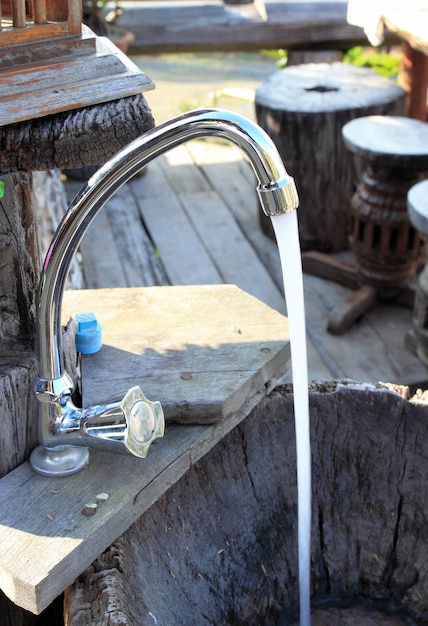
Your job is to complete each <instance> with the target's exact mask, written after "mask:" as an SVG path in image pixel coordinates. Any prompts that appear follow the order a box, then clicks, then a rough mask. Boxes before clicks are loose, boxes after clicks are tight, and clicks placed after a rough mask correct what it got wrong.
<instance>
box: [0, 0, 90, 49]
mask: <svg viewBox="0 0 428 626" xmlns="http://www.w3.org/2000/svg"><path fill="white" fill-rule="evenodd" d="M0 10H1V13H0V24H1V28H0V46H11V45H17V44H23V43H26V44H28V43H31V42H34V41H40V40H42V39H52V38H59V37H69V36H80V35H81V32H82V3H81V1H80V0H1V2H0Z"/></svg>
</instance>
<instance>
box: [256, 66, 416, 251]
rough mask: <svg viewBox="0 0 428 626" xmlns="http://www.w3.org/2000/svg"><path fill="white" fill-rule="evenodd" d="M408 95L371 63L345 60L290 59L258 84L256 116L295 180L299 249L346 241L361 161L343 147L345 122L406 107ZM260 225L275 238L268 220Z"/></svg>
mask: <svg viewBox="0 0 428 626" xmlns="http://www.w3.org/2000/svg"><path fill="white" fill-rule="evenodd" d="M405 96H406V94H405V91H404V90H403V89H401V88H400V87H398V86H397V85H395V84H394V83H392V82H391V81H390V80H388V79H386V78H382V77H381V76H379V75H377V74H376V73H375V72H373V71H372V70H369V69H365V68H360V67H354V66H351V65H347V64H345V63H331V64H326V63H310V64H305V65H296V66H292V67H289V68H286V69H285V70H282V71H279V72H276V73H275V74H273V75H272V76H270V77H269V78H268V79H267V80H266V81H265V82H264V83H263V84H262V85H261V86H260V87H259V89H258V90H257V92H256V102H255V107H256V117H257V121H258V123H259V125H260V126H261V127H262V128H263V129H264V130H265V131H266V132H267V133H268V135H270V137H271V138H272V139H273V141H274V143H275V144H276V146H277V148H278V150H279V153H280V154H281V156H282V158H283V160H284V163H285V165H286V168H287V170H288V171H289V173H290V174H291V175H292V176H293V177H294V178H295V181H296V185H297V191H298V193H299V198H300V207H299V225H300V226H299V228H300V241H301V247H302V250H320V251H325V252H327V251H339V250H344V249H347V248H348V247H349V245H348V226H349V211H348V207H349V200H350V198H351V196H352V194H353V192H354V189H355V186H356V184H357V183H358V181H359V180H360V178H361V173H362V164H361V162H359V161H357V160H356V159H355V158H354V157H353V155H350V154H349V152H348V151H347V150H346V148H345V146H344V144H343V141H342V134H341V131H342V127H343V126H344V125H345V124H346V123H347V122H349V121H350V120H351V119H354V118H356V117H362V116H365V115H373V114H378V115H385V114H391V115H400V114H403V113H404V109H405ZM262 217H263V216H262ZM260 225H261V228H262V230H263V231H264V232H265V233H266V234H268V235H271V236H272V237H273V230H272V226H271V223H270V220H266V219H262V218H261V219H260Z"/></svg>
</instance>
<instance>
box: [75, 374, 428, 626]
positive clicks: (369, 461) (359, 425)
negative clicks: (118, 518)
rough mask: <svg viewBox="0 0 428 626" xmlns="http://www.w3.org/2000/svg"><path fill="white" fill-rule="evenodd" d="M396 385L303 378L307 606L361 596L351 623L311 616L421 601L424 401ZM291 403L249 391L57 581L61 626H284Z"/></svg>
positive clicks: (293, 532) (294, 590)
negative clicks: (252, 404) (89, 558)
mask: <svg viewBox="0 0 428 626" xmlns="http://www.w3.org/2000/svg"><path fill="white" fill-rule="evenodd" d="M401 394H402V390H393V389H387V388H386V387H381V386H380V387H376V386H374V385H372V386H370V385H369V386H367V385H364V386H363V385H355V384H353V383H349V382H348V383H341V382H339V383H337V382H336V383H335V382H331V383H329V384H328V385H325V386H322V385H318V386H313V387H312V389H311V394H310V411H311V419H312V424H311V437H312V461H313V467H314V472H313V516H312V560H311V562H312V597H313V605H314V607H315V608H317V606H319V607H320V608H321V607H323V606H324V608H326V606H327V607H328V600H329V599H330V601H333V602H334V600H340V599H341V600H342V601H343V600H345V601H346V602H348V603H350V604H351V606H352V603H353V602H355V603H356V604H357V606H358V603H360V602H361V601H362V600H365V601H367V602H372V604H371V609H372V610H371V611H370V613H369V614H368V615H365V614H364V613H362V614H360V615H359V617H360V619H361V620H362V621H358V620H357V621H353V622H352V621H350V622H348V621H345V618H346V612H345V614H344V615H343V616H342V619H343V620H344V621H339V618H338V617H336V616H334V615H333V616H331V615H330V617H331V621H329V620H328V619H325V620H324V621H319V622H318V621H316V620H314V623H315V624H332V623H333V624H336V623H337V624H339V623H340V624H344V623H346V624H348V623H349V624H351V623H364V624H366V623H367V624H372V623H373V624H376V625H377V626H380V624H382V625H384V624H385V623H389V624H404V623H406V620H407V621H408V620H409V618H413V619H415V618H417V617H419V616H421V615H424V614H425V612H426V607H427V604H428V582H427V580H428V579H427V575H426V572H427V552H428V542H427V539H426V532H425V526H426V512H425V500H426V490H427V488H426V480H425V478H424V477H425V475H426V472H427V471H428V467H427V463H428V457H427V454H426V449H427V445H426V444H427V441H426V440H427V435H426V427H425V426H426V416H427V410H428V408H427V406H426V404H425V405H422V404H418V403H416V402H409V401H408V400H406V399H405V398H404V397H403V396H402V395H401ZM292 402H293V397H292V394H291V393H290V389H289V388H288V389H287V388H278V389H276V390H275V391H274V392H273V393H272V394H270V395H269V396H268V397H267V398H265V399H264V400H263V401H262V402H260V404H259V405H258V406H257V407H256V408H255V409H254V410H253V411H252V413H251V414H250V415H249V416H248V417H247V419H246V420H244V421H243V422H242V423H241V424H240V425H239V426H237V427H236V428H235V429H234V430H233V431H231V432H230V433H229V434H228V435H227V436H225V437H224V439H223V440H222V441H221V442H219V443H218V444H217V446H215V448H213V449H212V450H211V451H210V452H209V453H208V454H207V455H205V456H204V457H203V458H202V459H201V460H200V461H199V462H198V463H197V464H196V465H195V466H194V467H193V468H190V469H189V471H188V472H187V473H186V474H185V475H183V477H182V478H181V480H180V481H178V482H177V483H176V484H175V485H174V486H172V487H171V489H170V490H169V491H168V492H167V493H165V495H164V496H163V497H161V498H160V499H159V500H158V501H157V502H156V504H154V505H153V506H152V507H151V508H150V510H148V511H147V512H146V513H145V514H144V515H143V516H142V517H141V518H140V519H139V520H138V521H136V522H135V524H134V525H133V526H132V527H131V528H130V529H129V530H128V531H127V532H126V533H125V534H124V535H123V536H122V537H121V538H120V539H119V540H118V541H116V542H114V544H113V545H112V546H111V547H110V548H109V549H108V550H107V551H105V552H104V553H103V554H102V555H101V556H100V557H99V559H97V561H96V562H95V563H93V564H92V566H91V567H90V568H88V569H87V570H86V571H85V572H84V573H83V574H82V576H81V577H79V579H78V580H77V581H76V582H75V584H74V585H73V586H72V587H71V588H69V589H67V593H66V615H67V616H68V618H69V620H70V621H69V624H70V626H92V625H93V626H95V625H96V624H100V623H108V621H109V620H111V623H113V624H119V623H120V624H123V625H124V626H126V625H128V624H129V626H131V625H132V626H136V625H137V624H138V625H140V624H141V625H142V624H150V623H151V622H153V623H154V618H155V619H156V621H157V622H158V623H159V624H168V626H181V625H182V624H186V625H188V626H202V625H204V626H205V625H206V626H208V625H209V624H226V623H227V624H232V623H234V624H260V623H266V619H269V620H270V621H271V622H272V623H278V624H288V623H294V622H291V620H290V617H292V616H293V608H294V609H296V608H297V603H298V595H299V589H298V572H297V568H298V564H297V518H296V512H297V493H296V481H295V463H296V451H295V445H294V425H293V409H292ZM323 602H324V605H323V604H322V603H323ZM382 607H383V608H386V607H388V610H389V611H391V610H392V615H390V617H389V621H385V615H384V614H383V619H381V617H382V614H380V615H379V616H378V614H377V612H376V610H375V609H376V608H380V609H381V608H382ZM394 609H395V610H398V609H401V610H404V611H405V613H404V616H403V615H401V617H402V620H403V621H401V620H400V619H399V617H400V615H397V616H395V615H394V612H393V611H394ZM294 616H296V614H295V613H294ZM376 616H378V620H379V621H377V620H376ZM354 617H355V615H354ZM356 617H358V612H357V614H356ZM333 618H334V619H338V621H337V622H336V621H334V619H333ZM365 618H367V620H369V621H366V619H365ZM370 620H373V621H370ZM395 620H397V621H395Z"/></svg>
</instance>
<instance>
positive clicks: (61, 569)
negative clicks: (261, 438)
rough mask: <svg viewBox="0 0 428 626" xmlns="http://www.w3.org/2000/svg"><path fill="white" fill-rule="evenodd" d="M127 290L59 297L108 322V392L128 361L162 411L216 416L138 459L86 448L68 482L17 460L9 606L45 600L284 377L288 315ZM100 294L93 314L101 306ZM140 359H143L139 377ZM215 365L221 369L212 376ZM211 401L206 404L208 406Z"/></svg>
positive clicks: (6, 581)
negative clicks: (138, 343)
mask: <svg viewBox="0 0 428 626" xmlns="http://www.w3.org/2000/svg"><path fill="white" fill-rule="evenodd" d="M123 291H124V290H106V291H104V290H101V291H100V290H97V291H96V292H91V291H81V292H76V291H69V292H67V293H66V303H65V307H64V314H66V312H67V310H68V309H70V308H71V309H72V310H73V312H74V311H75V307H76V306H77V307H79V305H83V306H84V310H88V309H87V307H88V305H90V306H92V305H93V307H94V309H95V312H96V313H97V316H98V318H99V319H100V321H102V322H103V323H104V325H105V339H106V345H105V346H104V347H103V349H102V350H101V352H100V353H99V354H100V355H101V356H102V352H103V350H104V348H105V349H106V350H105V354H104V357H106V358H107V361H109V360H110V366H109V367H110V370H109V371H110V374H109V373H108V372H107V371H104V374H106V375H107V378H108V380H107V382H108V385H107V386H108V392H107V394H108V395H111V394H112V393H113V392H114V387H115V386H116V385H117V386H118V388H120V389H122V388H123V385H126V384H127V381H125V378H126V376H127V373H126V372H124V371H123V367H125V366H126V365H125V364H126V363H127V362H128V363H130V362H133V363H134V365H135V367H134V368H131V370H135V371H132V375H135V374H136V373H137V374H138V370H139V371H140V373H141V376H140V382H143V385H144V387H145V389H146V390H147V394H148V396H150V395H152V394H157V395H158V396H159V394H160V398H161V400H162V402H163V403H164V406H165V409H166V414H167V416H168V415H169V416H170V417H172V419H175V420H178V421H184V422H186V421H191V420H189V415H190V414H191V413H193V421H195V420H197V421H199V422H204V421H207V415H209V416H210V419H215V420H219V419H220V421H217V423H216V424H214V425H212V426H206V425H203V424H202V425H194V426H193V427H190V426H182V425H180V426H177V425H172V424H168V426H167V429H166V436H165V438H164V439H162V440H158V441H157V442H156V445H155V446H153V447H152V449H151V450H150V454H149V457H148V458H147V459H146V460H144V461H143V462H141V460H139V459H135V458H133V457H131V456H130V455H124V456H122V455H110V454H109V455H107V454H105V453H98V454H97V453H95V452H94V454H92V452H91V460H90V463H89V466H88V468H87V469H85V471H84V473H83V474H79V475H75V476H74V477H69V478H65V479H64V478H58V480H57V479H55V480H52V478H46V477H42V476H39V475H36V474H35V473H34V472H33V471H32V470H31V469H30V467H29V465H28V464H24V465H21V466H20V467H19V468H17V469H16V470H14V471H12V472H10V473H9V474H8V475H7V476H5V477H4V478H3V479H2V480H0V564H1V567H0V587H1V589H2V590H3V592H4V593H5V594H6V595H7V596H8V597H9V598H10V599H11V600H12V601H13V602H14V603H16V604H17V605H19V606H21V607H24V608H26V609H27V610H30V611H32V612H34V613H40V611H41V610H42V609H44V608H45V607H46V606H48V605H49V604H50V603H51V602H52V600H53V599H54V598H55V597H56V596H57V595H58V594H59V593H61V592H62V591H63V589H64V588H65V587H66V586H67V585H69V584H71V583H72V582H73V580H74V579H75V578H76V577H77V576H78V575H79V574H80V573H81V572H82V571H83V570H84V569H85V568H86V567H87V566H88V565H89V564H90V563H91V562H92V561H93V560H94V559H95V558H96V557H97V556H98V555H99V554H100V553H101V552H102V551H103V550H105V549H106V548H107V546H108V545H110V544H111V543H112V541H114V540H115V539H116V538H117V537H118V536H119V535H120V534H122V533H123V532H125V530H126V529H127V528H128V527H129V526H130V525H131V524H132V523H133V522H134V521H135V520H136V519H137V518H138V517H139V516H140V515H141V514H142V513H143V512H144V511H145V510H146V509H147V508H148V507H150V506H151V505H152V504H153V503H154V502H156V501H157V500H158V498H159V497H160V496H161V495H162V494H163V493H164V492H165V491H166V490H167V489H169V487H170V486H171V484H173V483H174V482H176V481H177V480H179V478H180V476H182V475H183V473H185V472H186V471H187V470H188V468H189V467H190V466H191V465H193V464H194V463H196V462H197V460H198V459H199V458H201V457H202V456H204V455H205V454H206V452H207V451H208V450H209V449H210V448H211V447H212V446H214V445H215V444H216V443H217V442H218V441H220V440H221V439H222V438H223V437H224V436H225V434H226V433H227V432H229V431H230V430H231V429H232V428H234V426H235V425H236V424H238V423H239V422H240V421H241V420H242V419H244V418H245V417H246V416H247V415H248V414H249V413H250V411H251V410H252V408H253V407H254V406H255V404H257V403H258V402H259V401H260V398H261V397H262V396H264V395H266V394H267V393H269V391H270V390H271V389H272V388H273V386H274V385H275V384H276V383H277V382H278V380H280V379H283V378H284V376H285V377H287V374H288V373H289V372H288V367H289V345H288V341H287V338H286V333H287V322H286V320H285V318H284V317H283V316H281V315H280V314H279V313H276V312H274V311H271V310H269V309H268V308H267V307H265V306H264V305H261V304H260V303H258V302H257V301H256V300H254V299H253V298H250V297H249V296H247V295H245V294H242V292H239V290H237V289H236V288H231V287H228V286H221V287H212V288H207V289H203V288H201V287H197V288H194V289H190V288H184V287H183V288H174V287H171V288H167V289H166V288H158V289H146V290H140V291H139V290H131V291H128V299H127V297H126V295H125V293H123ZM121 292H122V293H121ZM198 294H199V296H198ZM207 296H208V297H207ZM115 298H116V299H115ZM103 299H104V304H103V306H102V310H103V312H104V313H103V314H100V313H99V311H98V310H97V308H98V306H97V305H99V304H100V302H101V301H103ZM106 299H107V307H106V305H105V302H106ZM216 301H217V304H216ZM222 301H223V306H220V304H221V302H222ZM225 301H226V302H227V306H226V305H225V304H224V302H225ZM234 302H235V306H234V305H233V303H234ZM237 302H240V303H241V305H242V306H241V307H238V306H237ZM168 303H169V304H170V306H169V307H168V306H167V305H168ZM204 304H205V306H204ZM209 304H211V311H209V308H210V307H209V306H208V305H209ZM132 306H133V307H134V311H133V310H132ZM216 307H217V308H216ZM180 309H181V315H179V314H178V313H179V312H180ZM185 310H187V321H186V320H185V317H186V316H185V313H184V311H185ZM198 311H199V314H198ZM121 312H123V322H121V321H120V317H121V315H122V313H121ZM112 313H115V314H116V322H117V324H120V325H121V328H120V334H121V341H119V343H117V341H116V339H117V337H118V333H117V329H116V330H115V328H114V324H109V321H111V320H112V319H113V317H112ZM119 313H121V315H119ZM162 313H164V317H163V320H164V323H162ZM135 315H138V317H139V319H140V320H141V321H142V322H143V323H142V326H141V327H142V328H143V330H142V344H144V343H145V345H146V346H147V347H146V348H144V349H143V350H141V349H139V350H138V351H137V352H138V354H137V355H135V354H133V353H132V352H131V350H129V349H128V348H129V345H128V342H129V340H130V337H131V335H132V336H133V337H134V338H135V337H136V335H138V332H136V329H137V328H138V324H137V323H136V321H135ZM169 315H172V317H173V319H174V320H175V324H171V322H170V317H169ZM198 318H199V319H200V323H199V324H196V323H195V320H196V319H198ZM235 325H236V326H235ZM112 326H113V328H112ZM208 331H209V332H208ZM144 333H146V335H145V336H146V338H147V339H144ZM156 338H157V341H156ZM115 346H118V347H115ZM198 346H199V347H198ZM134 348H135V344H134ZM134 352H135V350H134ZM121 353H123V355H124V359H123V360H121V361H120V360H118V359H120V357H121ZM112 354H113V356H114V362H113V361H111V355H112ZM217 354H221V355H222V357H223V358H222V359H220V358H219V357H218V356H217ZM109 355H110V356H109ZM138 355H140V358H138ZM93 356H96V355H93ZM186 357H187V359H188V360H187V361H186ZM138 362H139V364H140V365H141V364H142V363H144V364H145V366H144V367H145V373H143V370H142V369H141V368H140V365H139V364H138ZM243 362H244V365H243ZM113 363H114V369H115V372H114V380H113V374H112V372H111V365H113ZM168 363H170V365H168ZM204 364H205V365H204ZM103 366H104V363H103ZM82 367H83V387H82V392H83V398H84V401H85V398H86V396H87V395H91V396H92V398H91V400H96V397H97V393H98V390H99V387H100V385H99V384H98V385H97V374H96V372H95V371H94V367H93V366H91V364H90V362H89V360H86V363H85V362H83V363H82ZM204 368H205V369H204ZM220 368H221V369H222V370H223V374H224V375H221V373H220V374H219V370H220ZM183 370H184V371H183ZM168 371H169V372H170V376H169V378H168ZM181 373H184V374H185V376H184V377H183V378H180V374H181ZM189 374H190V375H191V378H189V376H188V375H189ZM174 378H175V379H176V380H175V381H174V380H173V379H174ZM158 379H159V381H158ZM169 382H171V383H172V385H173V389H170V388H169V384H168V383H169ZM157 385H159V387H160V388H161V389H157ZM91 387H92V390H91ZM94 389H95V390H94ZM104 392H105V388H104V389H103V390H102V393H104ZM169 394H172V397H171V396H170V395H169ZM198 398H199V399H198ZM206 398H208V400H206ZM104 399H105V398H104ZM216 402H217V405H215V403H216ZM208 403H211V405H214V406H208V407H207V404H208ZM187 404H189V408H188V407H187V406H186V405H187ZM198 405H199V408H200V411H199V410H198ZM207 411H208V413H207ZM101 492H106V493H108V494H109V496H110V497H109V499H108V500H107V501H106V502H104V503H102V504H101V503H100V504H99V507H98V509H97V513H96V515H94V516H92V517H90V518H88V517H85V516H84V515H82V514H81V511H82V508H83V507H84V505H85V503H88V502H93V501H94V500H95V499H96V495H97V494H99V493H101ZM18 499H19V502H18Z"/></svg>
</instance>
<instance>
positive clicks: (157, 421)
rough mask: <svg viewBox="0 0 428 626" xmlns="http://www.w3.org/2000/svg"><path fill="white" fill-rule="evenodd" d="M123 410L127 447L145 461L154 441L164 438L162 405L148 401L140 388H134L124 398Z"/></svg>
mask: <svg viewBox="0 0 428 626" xmlns="http://www.w3.org/2000/svg"><path fill="white" fill-rule="evenodd" d="M122 410H123V413H124V416H125V419H126V423H127V434H126V439H125V447H126V449H127V450H129V452H131V453H132V454H134V455H135V456H139V457H141V458H143V459H145V458H146V456H147V453H148V451H149V447H150V446H151V444H152V443H153V441H154V440H155V439H158V438H159V437H163V436H164V432H165V418H164V414H163V409H162V405H161V403H160V402H157V401H156V402H151V401H150V400H148V399H147V398H146V396H145V395H144V393H143V392H142V391H141V389H140V387H132V388H131V389H129V391H128V392H127V393H126V395H125V397H124V398H123V402H122Z"/></svg>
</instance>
